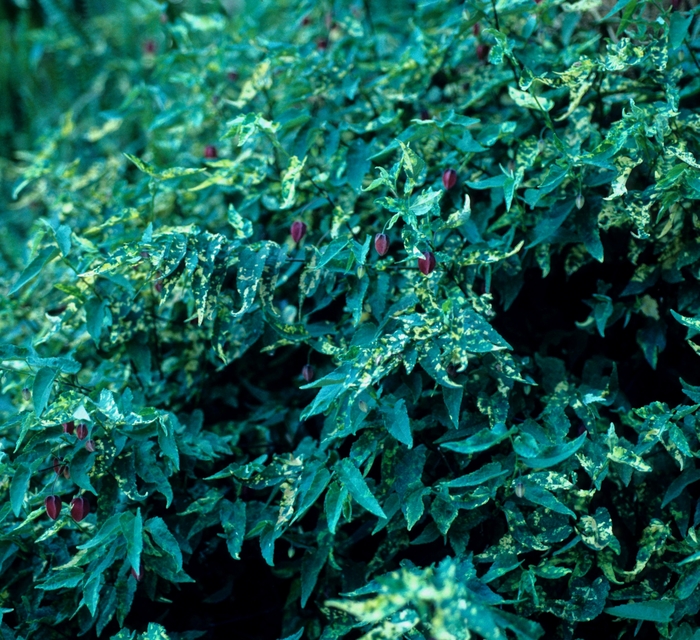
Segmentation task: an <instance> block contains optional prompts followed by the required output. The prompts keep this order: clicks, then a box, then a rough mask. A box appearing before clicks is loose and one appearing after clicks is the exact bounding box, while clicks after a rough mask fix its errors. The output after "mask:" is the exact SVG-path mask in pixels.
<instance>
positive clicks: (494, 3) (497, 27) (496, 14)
mask: <svg viewBox="0 0 700 640" xmlns="http://www.w3.org/2000/svg"><path fill="white" fill-rule="evenodd" d="M491 7H492V8H493V19H494V22H495V23H496V31H500V30H501V27H500V25H499V24H498V11H496V0H491Z"/></svg>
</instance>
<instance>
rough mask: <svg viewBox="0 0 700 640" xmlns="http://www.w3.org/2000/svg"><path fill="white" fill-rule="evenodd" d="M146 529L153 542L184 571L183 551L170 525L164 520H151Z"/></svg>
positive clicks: (156, 518)
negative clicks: (169, 527)
mask: <svg viewBox="0 0 700 640" xmlns="http://www.w3.org/2000/svg"><path fill="white" fill-rule="evenodd" d="M139 516H140V513H139ZM135 526H136V525H135ZM145 528H146V531H148V533H149V534H151V538H152V539H153V542H155V543H156V544H157V545H158V546H159V547H160V548H161V549H162V550H163V551H165V553H167V554H168V555H169V556H170V557H172V558H173V560H175V564H176V565H177V568H178V569H179V570H182V551H180V545H179V544H178V542H177V540H176V539H175V536H174V535H173V534H172V533H170V530H169V529H168V525H167V524H165V521H164V520H163V518H160V517H155V518H151V519H150V520H148V521H147V522H146V527H145Z"/></svg>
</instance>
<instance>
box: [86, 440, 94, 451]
mask: <svg viewBox="0 0 700 640" xmlns="http://www.w3.org/2000/svg"><path fill="white" fill-rule="evenodd" d="M85 448H86V449H87V450H88V451H89V452H90V453H92V452H93V451H94V450H95V449H96V448H97V447H96V446H95V441H94V440H86V442H85Z"/></svg>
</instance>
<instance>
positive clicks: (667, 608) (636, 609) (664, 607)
mask: <svg viewBox="0 0 700 640" xmlns="http://www.w3.org/2000/svg"><path fill="white" fill-rule="evenodd" d="M674 610H675V606H674V604H673V602H669V601H668V600H649V601H647V602H632V603H630V604H620V605H617V606H615V607H608V608H607V609H605V613H607V614H609V615H611V616H615V617H616V618H627V619H628V620H649V621H650V622H658V623H661V624H663V623H666V622H670V621H671V616H672V615H673V611H674Z"/></svg>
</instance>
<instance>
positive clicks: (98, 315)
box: [85, 298, 107, 345]
mask: <svg viewBox="0 0 700 640" xmlns="http://www.w3.org/2000/svg"><path fill="white" fill-rule="evenodd" d="M106 307H107V304H106V302H105V301H104V300H99V299H98V298H90V299H89V300H88V301H87V302H86V303H85V320H86V323H85V324H86V326H87V331H88V333H89V334H90V337H91V338H92V339H93V340H94V341H95V344H97V345H99V342H100V335H101V334H102V325H103V324H104V319H105V309H106Z"/></svg>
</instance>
